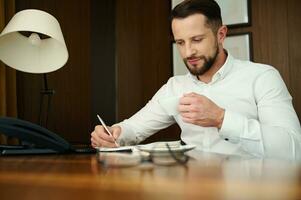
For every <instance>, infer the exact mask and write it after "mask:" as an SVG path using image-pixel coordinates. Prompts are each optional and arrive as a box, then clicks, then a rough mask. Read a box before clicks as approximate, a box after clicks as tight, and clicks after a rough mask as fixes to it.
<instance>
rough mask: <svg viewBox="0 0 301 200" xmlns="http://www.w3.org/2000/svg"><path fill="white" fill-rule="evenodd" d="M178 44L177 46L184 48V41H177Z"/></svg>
mask: <svg viewBox="0 0 301 200" xmlns="http://www.w3.org/2000/svg"><path fill="white" fill-rule="evenodd" d="M176 44H177V45H178V46H183V45H184V41H182V40H177V41H176Z"/></svg>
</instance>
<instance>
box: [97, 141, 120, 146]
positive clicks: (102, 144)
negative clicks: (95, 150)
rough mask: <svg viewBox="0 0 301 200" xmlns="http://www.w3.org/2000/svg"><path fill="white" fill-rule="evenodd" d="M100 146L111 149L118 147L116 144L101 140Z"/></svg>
mask: <svg viewBox="0 0 301 200" xmlns="http://www.w3.org/2000/svg"><path fill="white" fill-rule="evenodd" d="M100 146H101V147H110V148H112V147H117V146H116V144H115V143H114V142H108V141H105V140H101V143H100Z"/></svg>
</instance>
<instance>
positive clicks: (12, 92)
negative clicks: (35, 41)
mask: <svg viewBox="0 0 301 200" xmlns="http://www.w3.org/2000/svg"><path fill="white" fill-rule="evenodd" d="M14 13H15V2H14V0H0V32H2V30H3V28H4V27H5V25H6V24H7V23H8V21H9V20H10V19H11V18H12V16H13V15H14ZM0 116H9V117H17V93H16V71H15V70H14V69H12V68H10V67H7V66H5V65H4V63H3V62H1V61H0ZM0 144H17V140H16V139H13V138H7V137H5V136H4V135H3V134H1V133H0Z"/></svg>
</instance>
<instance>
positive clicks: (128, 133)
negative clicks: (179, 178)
mask: <svg viewBox="0 0 301 200" xmlns="http://www.w3.org/2000/svg"><path fill="white" fill-rule="evenodd" d="M171 27H172V32H173V35H174V40H175V42H176V44H177V47H178V50H179V52H180V54H181V56H182V58H183V60H184V62H185V64H186V66H187V69H188V70H189V72H190V73H188V74H187V75H185V76H175V77H172V78H170V79H169V80H168V82H167V83H166V84H165V85H164V86H163V87H162V88H160V90H159V91H158V92H157V93H156V94H155V95H154V97H153V98H152V99H151V100H150V101H149V102H148V104H147V105H146V106H145V107H144V108H142V109H141V110H140V111H139V112H137V113H136V114H135V115H134V116H132V117H131V118H129V119H128V120H124V121H123V122H121V123H119V124H116V125H114V126H112V127H110V130H111V131H112V133H113V137H110V136H109V135H108V134H107V133H106V132H105V130H104V129H103V127H102V126H96V127H95V130H94V131H93V132H92V133H91V136H92V137H91V144H92V146H94V147H95V146H102V147H115V143H114V142H115V140H117V142H118V143H119V144H120V145H130V144H137V143H139V142H141V141H142V140H144V139H145V138H147V137H149V136H150V135H152V134H154V133H155V132H157V131H158V130H160V129H163V128H165V127H167V126H170V125H171V124H173V123H175V122H176V123H178V124H179V126H180V128H181V130H182V133H181V139H182V140H183V141H184V142H185V143H187V144H194V145H196V146H197V148H199V149H202V150H209V151H212V152H218V153H229V154H234V153H243V152H247V153H250V154H253V155H257V156H262V157H263V156H265V157H279V158H291V159H295V158H301V152H300V149H301V129H300V124H299V121H298V118H297V115H296V113H295V111H294V108H293V106H292V98H291V96H290V94H289V92H288V90H287V88H286V86H285V84H284V82H283V80H282V78H281V76H280V75H279V73H278V71H277V70H276V69H274V68H273V67H271V66H267V65H263V64H258V63H252V62H248V61H241V60H237V59H234V58H233V57H232V56H231V55H230V54H229V53H228V52H227V51H226V50H225V49H224V48H223V42H224V39H225V37H226V34H227V27H226V26H223V25H222V19H221V12H220V8H219V6H218V4H217V3H216V2H215V1H214V0H186V1H184V2H182V3H181V4H179V5H178V6H176V7H175V8H174V9H173V11H172V17H171ZM177 96H179V97H180V99H179V104H178V107H177V109H178V114H174V115H169V114H168V113H167V112H166V108H165V107H164V104H162V103H160V102H161V101H162V100H164V99H166V98H170V97H177Z"/></svg>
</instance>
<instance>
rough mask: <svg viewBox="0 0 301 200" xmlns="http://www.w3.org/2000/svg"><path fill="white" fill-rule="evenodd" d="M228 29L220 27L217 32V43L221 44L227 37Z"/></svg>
mask: <svg viewBox="0 0 301 200" xmlns="http://www.w3.org/2000/svg"><path fill="white" fill-rule="evenodd" d="M227 32H228V28H227V26H225V25H223V26H221V27H220V28H219V29H218V31H217V39H218V43H219V44H222V43H223V42H224V40H225V38H226V36H227Z"/></svg>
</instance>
